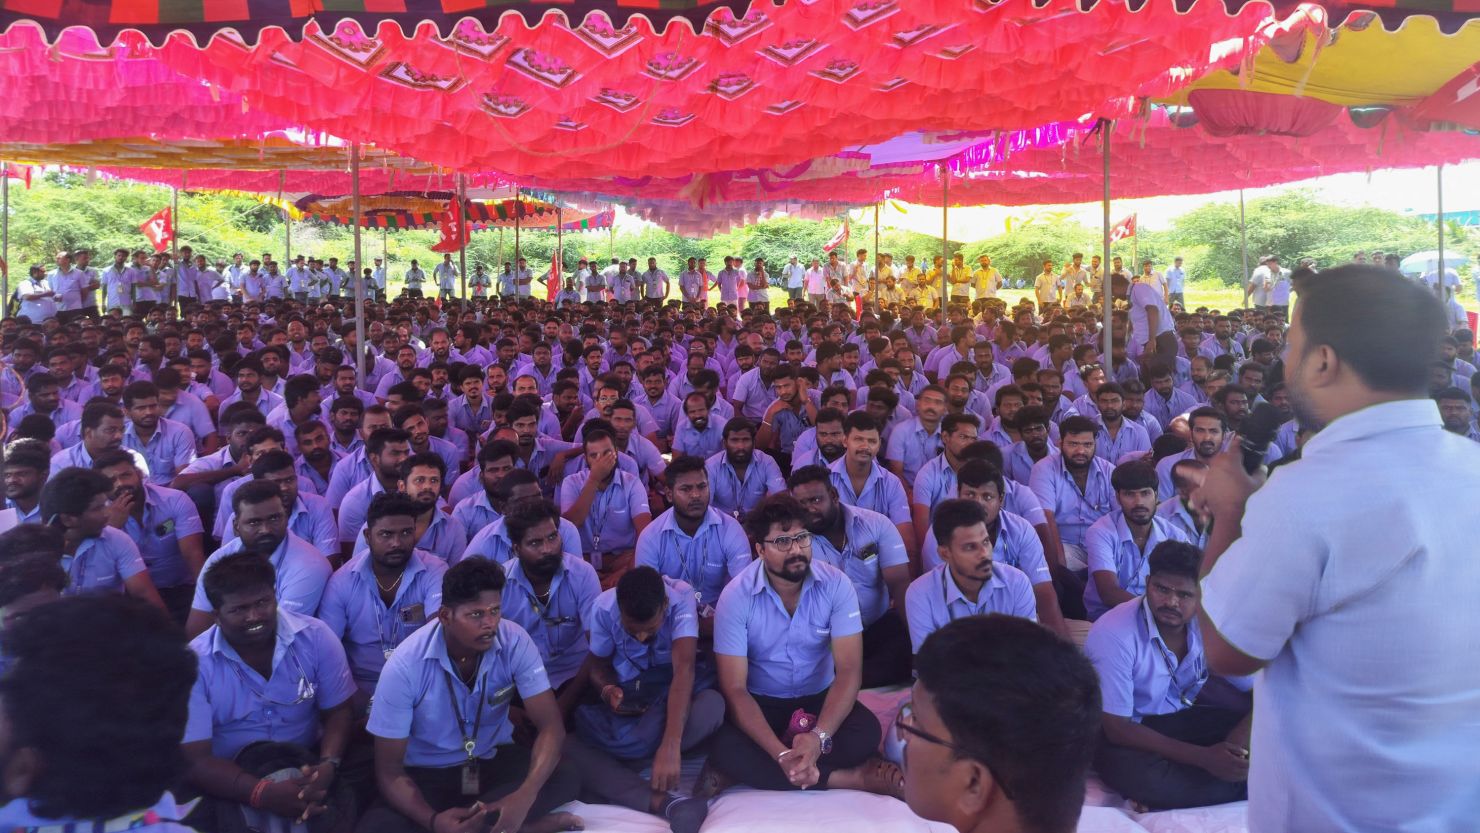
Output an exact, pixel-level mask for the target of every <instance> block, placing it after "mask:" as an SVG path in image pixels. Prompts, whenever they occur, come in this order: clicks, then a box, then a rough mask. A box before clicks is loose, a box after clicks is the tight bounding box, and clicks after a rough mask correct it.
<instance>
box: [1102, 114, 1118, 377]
mask: <svg viewBox="0 0 1480 833" xmlns="http://www.w3.org/2000/svg"><path fill="white" fill-rule="evenodd" d="M1113 125H1114V122H1111V121H1102V122H1100V130H1101V134H1100V155H1101V157H1102V158H1103V160H1104V161H1103V164H1104V171H1103V174H1102V176H1103V179H1104V186H1105V193H1104V196H1103V199H1102V202H1103V205H1102V208H1103V213H1104V216H1103V218H1102V225H1101V227H1100V231H1101V235H1102V237H1103V240H1102V241H1101V244H1102V251H1101V254H1100V302H1101V303H1102V304H1104V305H1105V332H1104V334H1103V339H1102V341H1103V344H1102V347H1101V349H1102V350H1103V351H1104V361H1105V378H1106V379H1114V378H1115V366H1114V365H1115V362H1114V359H1113V354H1112V351H1111V340H1112V339H1111V336H1110V331H1111V329H1112V323H1113V320H1114V317H1113V316H1112V315H1111V313H1112V312H1113V311H1114V309H1115V300H1114V299H1115V296H1114V293H1113V289H1114V286H1113V284H1112V282H1111V280H1110V130H1111V127H1112V126H1113Z"/></svg>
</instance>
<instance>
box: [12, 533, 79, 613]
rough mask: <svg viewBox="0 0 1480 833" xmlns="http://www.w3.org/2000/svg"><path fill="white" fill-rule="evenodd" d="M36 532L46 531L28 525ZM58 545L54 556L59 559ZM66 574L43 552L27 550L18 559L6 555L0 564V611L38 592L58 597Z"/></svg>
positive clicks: (48, 554)
mask: <svg viewBox="0 0 1480 833" xmlns="http://www.w3.org/2000/svg"><path fill="white" fill-rule="evenodd" d="M30 526H34V527H35V528H37V529H50V527H44V526H41V525H40V524H30ZM60 547H61V544H60V542H59V543H58V552H57V555H60ZM67 583H68V578H67V571H66V570H63V569H62V566H61V564H60V563H58V558H57V557H55V556H54V555H53V554H52V553H51V552H49V551H46V550H36V549H30V550H26V551H24V552H22V553H20V554H19V555H17V554H14V551H12V552H9V553H7V555H6V558H5V560H4V561H0V607H5V606H7V605H9V604H12V603H13V602H15V601H16V600H18V599H21V598H23V597H25V596H29V595H31V594H32V593H35V592H37V591H40V590H55V591H57V593H58V594H60V593H61V592H62V591H63V590H66V589H67Z"/></svg>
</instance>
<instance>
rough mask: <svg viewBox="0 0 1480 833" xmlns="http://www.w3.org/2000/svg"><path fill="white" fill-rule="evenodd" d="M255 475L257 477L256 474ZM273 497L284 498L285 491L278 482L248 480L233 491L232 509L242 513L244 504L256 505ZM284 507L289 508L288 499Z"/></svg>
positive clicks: (238, 513)
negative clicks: (279, 486)
mask: <svg viewBox="0 0 1480 833" xmlns="http://www.w3.org/2000/svg"><path fill="white" fill-rule="evenodd" d="M255 469H256V467H255V466H253V470H254V472H255ZM268 471H276V469H268ZM253 476H254V477H255V474H254V475H253ZM273 498H277V499H278V500H280V501H281V500H283V491H282V489H279V488H278V485H277V484H276V483H273V482H271V481H267V480H248V481H247V482H245V483H243V484H242V485H241V488H239V489H237V490H236V491H235V492H233V493H232V495H231V511H232V512H234V513H236V514H237V515H240V514H241V513H242V507H243V506H256V505H257V504H259V503H266V502H267V501H269V500H272V499H273ZM283 508H284V509H285V510H286V509H287V508H288V507H287V504H286V501H284V506H283Z"/></svg>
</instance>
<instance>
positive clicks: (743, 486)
mask: <svg viewBox="0 0 1480 833" xmlns="http://www.w3.org/2000/svg"><path fill="white" fill-rule="evenodd" d="M751 453H752V455H753V456H752V457H751V460H750V465H748V466H746V467H745V479H744V480H741V479H740V476H739V475H738V474H737V473H736V472H735V467H734V466H732V465H730V459H729V455H728V454H727V453H726V452H725V451H724V450H723V449H721V450H720V451H718V452H716V453H715V454H714V455H712V456H711V457H710V458H709V459H708V460H706V461H705V462H704V468H705V469H707V470H708V471H709V505H710V506H713V507H714V508H715V509H718V510H719V511H721V512H725V513H727V514H729V515H731V516H732V517H737V518H738V517H741V516H743V515H744V514H745V513H747V512H749V511H750V510H752V509H754V508H755V506H756V504H758V503H760V502H761V500H762V499H763V498H764V497H765V496H766V495H774V494H776V493H777V492H780V491H784V490H785V489H786V481H784V480H783V479H782V478H781V469H780V467H778V466H777V465H776V460H775V458H773V457H772V456H771V455H769V454H767V453H766V452H764V451H761V450H759V449H757V450H755V451H753V452H751Z"/></svg>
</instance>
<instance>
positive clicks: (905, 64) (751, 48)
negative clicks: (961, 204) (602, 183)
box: [156, 0, 1271, 178]
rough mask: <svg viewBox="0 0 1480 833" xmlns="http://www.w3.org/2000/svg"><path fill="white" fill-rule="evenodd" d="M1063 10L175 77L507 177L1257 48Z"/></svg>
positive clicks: (859, 10) (797, 11)
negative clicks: (208, 85) (187, 78)
mask: <svg viewBox="0 0 1480 833" xmlns="http://www.w3.org/2000/svg"><path fill="white" fill-rule="evenodd" d="M1076 2H1077V0H1047V2H1045V3H1043V4H1042V5H1035V4H1034V3H1032V2H1030V1H1029V0H1006V2H1003V3H1000V4H996V5H993V4H991V3H988V2H986V0H908V2H905V0H813V1H812V2H800V1H798V2H789V3H787V4H785V5H783V6H780V7H777V6H773V5H771V4H758V5H757V6H756V7H755V8H753V9H752V10H751V12H750V13H749V14H748V15H746V16H745V17H744V18H739V19H737V18H734V17H733V16H731V15H730V14H729V13H728V12H727V11H725V10H723V9H721V10H719V11H716V12H715V13H714V14H713V15H712V16H711V18H710V20H709V23H708V25H707V26H706V28H705V30H704V31H703V32H702V33H701V34H698V35H695V34H693V33H692V32H689V31H688V30H687V28H686V27H682V26H670V27H669V28H668V29H666V30H664V31H662V32H659V31H657V30H655V29H654V28H653V26H652V25H651V24H650V23H649V22H648V21H646V20H644V19H642V18H633V19H632V20H631V21H630V22H629V24H628V25H627V26H626V27H622V28H617V27H615V26H613V25H611V24H609V23H607V22H605V21H604V20H602V19H601V18H599V17H592V18H588V19H587V21H586V22H585V23H584V24H583V25H581V26H579V27H577V28H571V27H568V26H565V25H560V24H558V23H552V22H551V20H549V19H546V21H545V22H544V23H543V24H541V25H540V26H538V27H535V28H528V27H527V26H526V25H525V23H524V21H523V19H522V18H520V17H518V16H510V17H506V18H504V19H502V20H501V21H500V23H499V25H498V26H497V28H496V29H494V30H493V31H491V32H485V31H484V30H483V28H482V27H481V26H480V25H478V24H477V23H475V22H473V21H464V22H463V23H461V24H459V25H458V26H457V28H456V30H455V31H454V33H453V34H452V35H451V37H448V38H445V39H444V38H442V37H440V36H439V35H438V33H437V31H436V30H435V28H434V27H431V26H426V27H423V28H421V29H419V30H418V31H416V32H415V33H414V34H413V35H411V36H407V35H405V34H403V33H402V32H401V31H400V29H399V28H398V27H396V26H394V25H385V26H382V27H381V28H380V29H379V31H378V32H376V33H375V34H374V35H373V36H368V35H366V34H365V33H362V32H361V30H360V29H359V27H358V26H357V25H356V24H354V23H344V24H342V25H341V26H340V27H339V29H338V30H336V31H335V32H333V33H332V34H331V33H328V32H326V31H322V30H318V29H317V28H316V27H314V26H312V25H311V26H310V27H309V30H308V34H307V36H306V37H305V38H304V39H303V40H302V41H301V42H294V41H292V40H290V39H289V38H288V37H287V36H286V35H283V34H282V33H274V32H272V31H267V32H264V33H263V34H262V38H261V40H260V42H259V43H258V44H257V45H256V46H254V47H248V46H247V45H246V43H244V42H243V41H241V40H238V39H233V38H229V37H225V36H223V37H218V38H217V39H216V40H215V41H214V42H212V43H211V44H210V45H209V46H208V47H206V48H204V49H201V48H197V47H196V46H195V45H194V44H193V43H192V42H190V41H189V39H186V38H182V37H176V38H174V39H172V40H171V41H170V42H169V43H168V44H167V45H166V46H165V47H164V48H163V49H161V50H159V51H158V52H157V53H156V54H157V56H158V58H159V59H160V60H162V61H163V62H164V63H165V64H167V65H168V66H169V67H171V68H173V69H175V70H176V71H178V72H179V73H181V74H182V75H184V76H187V77H190V78H198V79H202V80H204V81H205V82H207V83H209V84H211V85H213V86H214V87H217V88H220V89H222V90H229V91H230V92H232V93H234V94H237V95H240V96H241V97H242V98H243V99H244V100H245V101H246V102H247V106H248V107H249V108H250V109H251V110H263V111H266V112H268V113H271V114H272V115H274V116H275V117H277V118H280V119H285V120H287V121H290V122H292V123H294V124H298V125H302V126H303V127H305V128H307V129H309V130H313V131H321V132H324V133H327V134H331V135H334V136H338V137H340V138H343V139H345V140H359V141H362V142H366V143H371V142H373V143H375V144H376V145H378V146H380V147H382V148H385V149H388V150H391V151H393V152H396V153H399V154H401V155H404V156H409V157H414V158H416V159H418V160H421V161H424V162H427V163H430V164H433V165H436V166H439V167H442V168H446V169H449V170H463V171H473V170H499V171H502V172H504V173H506V174H508V175H510V176H512V177H515V178H524V177H556V176H558V177H572V176H574V177H586V176H613V175H615V176H645V175H651V174H669V173H676V172H682V173H685V174H687V173H714V172H720V171H727V170H737V169H748V168H773V167H778V166H784V165H792V164H796V163H799V162H802V161H805V160H809V159H814V158H818V157H825V156H830V155H832V154H835V153H837V152H838V151H840V150H842V149H843V148H845V147H847V146H849V145H854V144H858V143H860V142H864V143H867V142H875V141H881V140H884V139H888V138H891V137H894V136H897V135H899V134H900V133H903V132H908V131H911V130H920V129H928V130H975V129H981V128H982V127H988V126H989V127H996V128H1008V129H1010V128H1019V127H1033V126H1036V125H1040V124H1043V123H1045V122H1051V121H1058V120H1064V119H1077V118H1080V117H1082V116H1083V115H1085V114H1086V113H1096V114H1102V115H1112V116H1118V115H1124V114H1125V113H1126V112H1129V110H1130V109H1131V108H1132V107H1133V103H1132V101H1133V97H1134V96H1157V95H1162V94H1165V93H1167V92H1169V91H1171V90H1173V89H1176V88H1178V87H1179V86H1181V85H1183V84H1185V83H1187V82H1189V81H1190V80H1192V79H1193V78H1196V77H1197V76H1199V75H1201V74H1203V73H1204V72H1205V71H1207V70H1208V69H1209V68H1211V67H1214V66H1234V65H1237V64H1238V62H1239V61H1240V60H1241V59H1242V58H1244V57H1245V56H1246V55H1247V54H1249V53H1250V51H1251V50H1253V49H1256V48H1257V47H1258V46H1260V45H1261V44H1262V43H1263V42H1264V40H1265V39H1266V37H1267V35H1266V33H1265V27H1267V26H1269V25H1270V24H1271V20H1270V17H1269V8H1268V7H1267V6H1263V5H1259V4H1253V5H1248V6H1245V7H1243V9H1242V10H1240V11H1239V12H1238V13H1236V14H1233V15H1230V14H1228V13H1227V12H1226V11H1225V10H1224V8H1223V7H1222V5H1220V4H1219V3H1217V2H1199V3H1197V4H1196V5H1194V6H1192V7H1191V8H1190V9H1189V10H1187V11H1179V10H1178V9H1177V8H1176V7H1175V5H1174V4H1173V2H1172V0H1148V2H1146V3H1145V4H1144V5H1142V6H1141V7H1140V8H1139V9H1138V10H1137V11H1131V10H1130V9H1129V8H1127V7H1126V6H1125V5H1122V4H1120V3H1110V2H1102V3H1100V4H1098V5H1096V6H1094V7H1093V8H1092V9H1091V10H1089V11H1081V10H1080V9H1079V7H1078V6H1077V5H1076Z"/></svg>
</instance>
